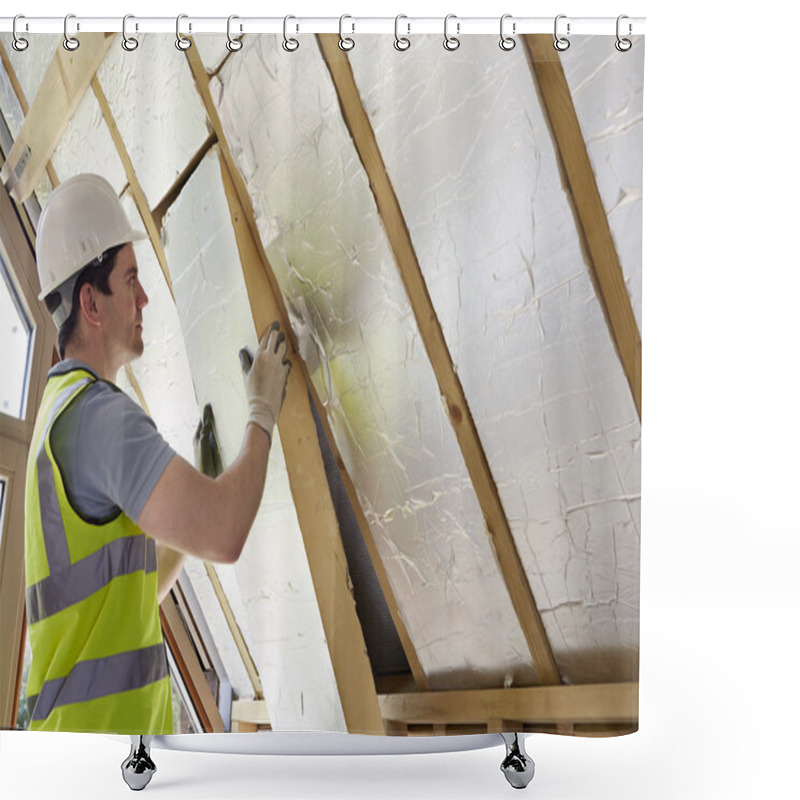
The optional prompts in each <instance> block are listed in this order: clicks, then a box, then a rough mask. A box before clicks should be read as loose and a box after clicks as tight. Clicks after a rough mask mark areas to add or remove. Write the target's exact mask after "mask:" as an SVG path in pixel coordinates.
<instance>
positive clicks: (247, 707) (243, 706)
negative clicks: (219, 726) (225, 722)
mask: <svg viewBox="0 0 800 800" xmlns="http://www.w3.org/2000/svg"><path fill="white" fill-rule="evenodd" d="M231 720H236V722H238V723H243V722H244V723H250V724H253V725H258V726H264V725H272V721H271V720H270V717H269V709H268V708H267V704H266V702H265V701H264V700H234V701H233V705H232V707H231Z"/></svg>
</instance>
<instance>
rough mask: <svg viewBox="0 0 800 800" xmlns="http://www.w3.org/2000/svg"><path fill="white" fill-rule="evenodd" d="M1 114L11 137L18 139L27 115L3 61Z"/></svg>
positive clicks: (1, 71) (0, 63)
mask: <svg viewBox="0 0 800 800" xmlns="http://www.w3.org/2000/svg"><path fill="white" fill-rule="evenodd" d="M0 112H2V114H3V119H5V122H6V125H7V126H8V130H9V132H10V133H11V136H12V137H13V138H15V139H16V137H17V134H18V133H19V129H20V128H21V127H22V123H23V122H24V120H25V113H24V112H23V110H22V105H21V104H20V102H19V98H18V97H17V94H16V92H15V91H14V87H13V85H12V83H11V77H10V76H9V74H8V72H6V67H5V64H3V62H2V61H0Z"/></svg>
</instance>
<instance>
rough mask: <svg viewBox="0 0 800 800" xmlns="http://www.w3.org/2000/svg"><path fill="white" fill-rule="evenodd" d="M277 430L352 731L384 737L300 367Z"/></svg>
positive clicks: (265, 319)
mask: <svg viewBox="0 0 800 800" xmlns="http://www.w3.org/2000/svg"><path fill="white" fill-rule="evenodd" d="M219 163H220V168H221V171H222V182H223V184H224V186H225V192H226V195H227V198H228V204H229V206H230V209H231V219H232V221H233V224H234V232H235V234H236V242H237V245H238V248H239V257H240V260H241V263H242V269H243V271H244V275H245V283H246V284H247V290H248V296H249V298H250V304H251V308H252V309H253V319H254V321H255V324H256V330H257V331H259V333H261V332H263V331H265V330H266V329H267V327H268V326H269V324H270V322H271V321H272V320H274V319H277V318H278V317H277V308H276V307H275V304H274V300H273V301H272V302H270V298H269V296H268V294H267V292H266V287H267V282H266V280H265V278H264V272H263V269H262V266H261V264H260V261H259V259H258V254H257V248H256V246H255V242H254V241H253V239H252V236H251V234H250V229H249V228H248V226H247V222H246V218H245V214H244V212H243V209H242V207H241V203H240V201H239V196H238V194H237V193H236V189H235V187H234V185H233V179H232V177H231V175H230V171H229V169H228V165H227V163H226V162H225V160H224V159H220V162H219ZM269 306H272V308H270V307H269ZM290 359H291V361H292V363H293V365H296V364H297V362H298V360H299V359H298V357H297V355H296V354H291V355H290ZM278 430H279V432H280V437H281V445H282V447H283V453H284V457H285V459H286V469H287V472H288V474H289V485H290V487H291V491H292V498H293V500H294V505H295V510H296V512H297V519H298V522H299V524H300V530H301V532H302V535H303V542H304V544H305V549H306V557H307V559H308V566H309V569H310V571H311V578H312V581H313V583H314V590H315V592H316V595H317V605H318V607H319V612H320V617H321V618H322V627H323V629H324V631H325V639H326V641H327V643H328V650H329V652H330V657H331V663H332V665H333V672H334V675H335V677H336V685H337V687H338V689H339V697H340V700H341V703H342V710H343V712H344V717H345V721H346V723H347V730H348V731H349V732H351V733H373V734H374V733H383V721H382V718H381V716H380V708H379V706H378V695H377V692H376V690H375V681H374V678H373V676H372V667H371V665H370V662H369V658H368V656H367V648H366V644H365V643H364V634H363V631H362V630H361V623H360V621H359V619H358V615H357V614H356V607H355V600H354V598H353V595H352V592H351V591H350V586H349V573H348V567H347V558H346V557H345V553H344V545H343V544H342V538H341V533H340V531H339V522H338V519H337V517H336V511H335V509H334V507H333V500H332V499H331V495H330V489H329V487H328V479H327V477H326V475H325V465H324V463H323V460H322V452H321V450H320V447H319V441H318V439H317V432H316V427H315V426H314V418H313V416H312V413H311V405H310V403H309V400H308V392H307V391H306V385H305V381H304V379H303V373H302V371H301V370H299V369H292V371H291V373H290V375H289V381H288V385H287V388H286V401H285V403H284V406H283V410H282V412H281V416H280V419H279V420H278Z"/></svg>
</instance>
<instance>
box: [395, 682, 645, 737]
mask: <svg viewBox="0 0 800 800" xmlns="http://www.w3.org/2000/svg"><path fill="white" fill-rule="evenodd" d="M380 701H381V710H382V711H383V715H384V717H385V718H386V720H387V723H391V726H392V727H394V726H397V725H407V726H411V725H433V726H436V725H446V726H448V729H450V728H451V726H454V725H479V726H486V730H487V731H488V732H489V733H492V732H494V733H501V732H508V731H514V730H518V731H519V730H523V729H524V728H526V727H535V726H537V725H550V724H555V725H559V726H564V728H563V731H562V732H567V727H566V726H571V725H576V724H592V725H594V726H596V727H597V728H598V729H600V726H603V725H607V726H609V728H611V726H615V727H619V726H629V728H630V729H633V728H635V726H636V725H637V724H638V707H639V684H638V683H604V684H587V685H577V686H531V687H523V688H511V689H476V690H471V691H452V692H419V693H414V694H396V695H381V697H380Z"/></svg>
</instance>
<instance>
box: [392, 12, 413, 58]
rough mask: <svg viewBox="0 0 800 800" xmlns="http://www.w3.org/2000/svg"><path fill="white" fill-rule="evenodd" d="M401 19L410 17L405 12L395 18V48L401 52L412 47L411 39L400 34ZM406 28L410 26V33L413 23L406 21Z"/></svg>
mask: <svg viewBox="0 0 800 800" xmlns="http://www.w3.org/2000/svg"><path fill="white" fill-rule="evenodd" d="M401 19H408V17H407V16H406V15H405V14H398V15H397V16H396V17H395V18H394V49H395V50H400V51H401V52H402V51H404V50H408V48H409V47H411V39H408V38H407V37H405V36H401V35H400V20H401ZM406 28H408V33H409V34H410V33H411V23H410V22H406Z"/></svg>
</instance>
